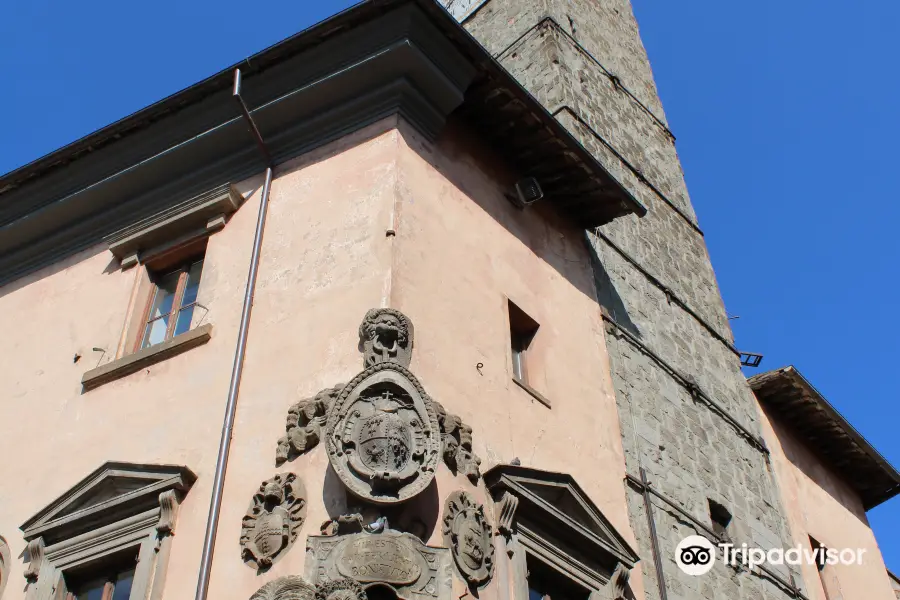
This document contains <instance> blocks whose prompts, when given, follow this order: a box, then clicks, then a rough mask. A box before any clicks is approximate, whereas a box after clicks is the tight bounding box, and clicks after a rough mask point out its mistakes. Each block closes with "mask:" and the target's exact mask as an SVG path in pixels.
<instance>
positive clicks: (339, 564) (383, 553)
mask: <svg viewBox="0 0 900 600" xmlns="http://www.w3.org/2000/svg"><path fill="white" fill-rule="evenodd" d="M307 552H308V554H307V562H306V564H307V575H308V576H310V577H311V578H312V579H313V580H315V582H316V585H317V586H319V589H323V588H322V586H324V585H326V584H328V582H331V581H336V580H340V579H352V580H353V581H356V582H358V583H360V584H362V585H368V584H371V583H379V584H385V585H389V586H390V587H391V588H393V589H394V590H395V591H396V592H397V596H399V597H400V598H403V599H404V600H432V599H438V600H450V596H451V591H452V590H451V581H450V577H451V575H450V569H451V566H450V562H451V559H450V552H449V550H447V549H446V548H432V547H430V546H426V545H425V544H423V543H422V541H421V540H419V539H418V538H416V537H415V536H413V535H411V534H409V533H400V532H398V531H393V530H387V531H384V532H382V533H358V534H352V535H343V536H335V537H322V536H309V537H308V538H307ZM320 600H321V599H320ZM340 600H351V599H350V598H342V599H340Z"/></svg>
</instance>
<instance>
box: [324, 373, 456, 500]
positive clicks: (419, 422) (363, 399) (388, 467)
mask: <svg viewBox="0 0 900 600" xmlns="http://www.w3.org/2000/svg"><path fill="white" fill-rule="evenodd" d="M326 437H327V441H328V456H329V459H330V460H331V464H332V466H333V467H334V470H335V472H336V473H337V474H338V476H339V477H340V478H341V480H342V481H343V482H344V485H346V486H347V488H348V489H349V490H350V491H351V492H353V493H354V494H356V495H357V496H359V497H360V498H363V499H365V500H370V501H372V502H375V503H379V504H392V503H397V502H402V501H404V500H407V499H409V498H411V497H413V496H415V495H416V494H418V493H419V492H421V491H422V490H424V489H425V488H426V487H427V486H428V484H429V483H431V480H432V479H433V478H434V471H435V469H436V467H437V462H438V460H439V454H440V447H441V446H440V444H441V442H440V427H439V425H438V422H437V415H436V413H435V410H434V406H433V404H432V402H431V399H430V398H429V397H428V395H427V394H426V393H425V390H424V389H423V388H422V385H421V384H420V383H419V382H418V380H417V379H416V378H415V376H413V374H412V373H410V372H409V371H407V370H406V369H405V368H404V367H401V366H400V365H398V364H395V363H391V362H382V363H377V364H375V365H373V366H371V367H369V368H368V369H366V370H365V371H363V372H362V373H360V374H359V375H357V376H356V377H355V378H354V379H353V381H351V382H350V383H349V384H347V386H346V387H345V388H344V390H343V391H342V392H341V395H340V396H339V397H338V399H337V400H336V401H335V403H334V405H333V406H332V409H331V411H330V412H329V415H328V422H327V433H326Z"/></svg>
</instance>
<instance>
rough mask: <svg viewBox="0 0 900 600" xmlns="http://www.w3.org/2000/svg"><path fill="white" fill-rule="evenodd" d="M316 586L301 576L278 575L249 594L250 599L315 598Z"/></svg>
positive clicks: (286, 599)
mask: <svg viewBox="0 0 900 600" xmlns="http://www.w3.org/2000/svg"><path fill="white" fill-rule="evenodd" d="M315 598H316V588H314V587H313V586H311V585H310V584H308V583H307V582H306V581H305V580H304V579H303V578H302V577H298V576H296V575H288V576H286V577H279V578H278V579H275V580H273V581H270V582H269V583H267V584H266V585H264V586H262V587H261V588H259V589H258V590H256V593H254V594H253V595H252V596H250V600H315Z"/></svg>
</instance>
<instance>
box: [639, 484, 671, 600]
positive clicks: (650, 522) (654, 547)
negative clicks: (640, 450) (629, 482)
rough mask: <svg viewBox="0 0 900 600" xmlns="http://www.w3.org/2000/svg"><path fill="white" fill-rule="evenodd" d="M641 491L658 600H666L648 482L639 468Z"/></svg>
mask: <svg viewBox="0 0 900 600" xmlns="http://www.w3.org/2000/svg"><path fill="white" fill-rule="evenodd" d="M640 474H641V485H642V486H643V489H642V491H643V492H644V512H646V513H647V526H648V527H649V528H650V550H651V552H652V553H653V566H654V567H656V585H657V587H658V588H659V597H660V600H668V598H669V591H668V590H667V589H666V576H665V574H664V573H663V566H662V553H661V552H660V551H659V537H657V535H656V521H655V520H654V518H653V504H652V503H651V502H650V482H649V481H647V472H646V471H644V467H641V468H640Z"/></svg>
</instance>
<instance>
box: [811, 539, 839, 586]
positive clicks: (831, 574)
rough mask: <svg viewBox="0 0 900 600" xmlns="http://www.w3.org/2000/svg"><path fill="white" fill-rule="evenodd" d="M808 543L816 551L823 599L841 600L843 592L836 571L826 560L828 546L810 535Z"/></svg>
mask: <svg viewBox="0 0 900 600" xmlns="http://www.w3.org/2000/svg"><path fill="white" fill-rule="evenodd" d="M809 545H810V547H811V548H812V549H813V551H814V552H816V569H817V570H818V571H819V583H821V584H822V591H823V592H824V593H825V600H841V599H842V598H843V593H842V592H841V584H840V582H839V581H838V579H837V573H835V571H834V567H832V566H831V565H829V564H828V562H827V552H828V548H826V547H825V545H824V544H822V543H821V542H818V541H816V540H815V538H813V537H812V536H809Z"/></svg>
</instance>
